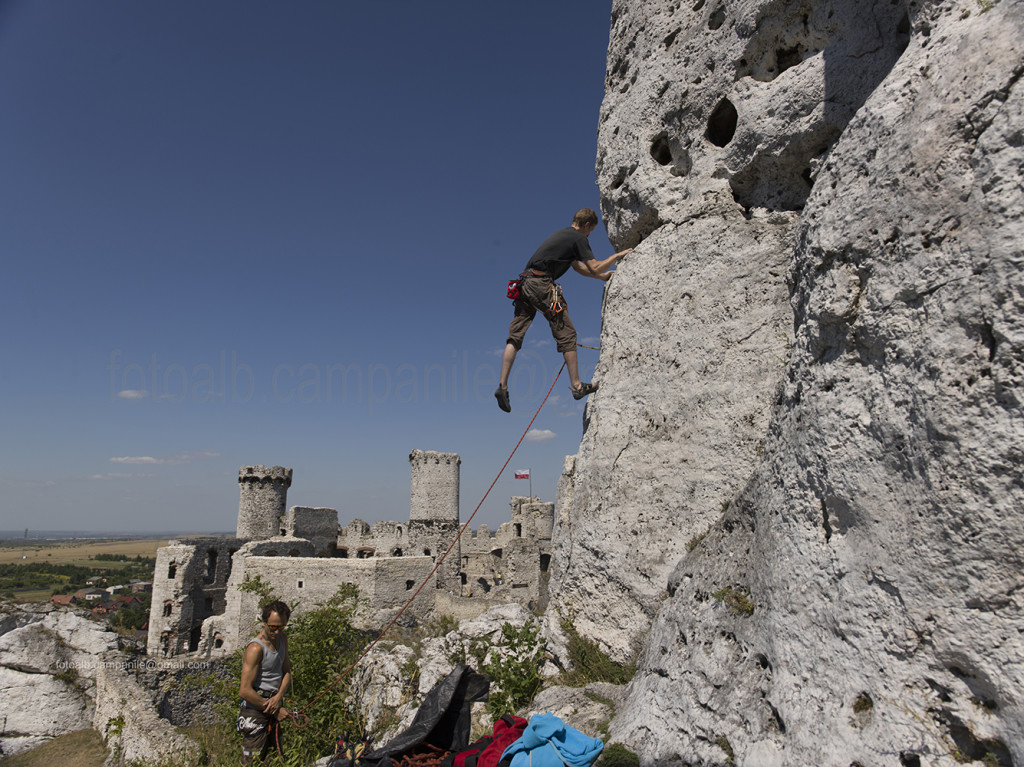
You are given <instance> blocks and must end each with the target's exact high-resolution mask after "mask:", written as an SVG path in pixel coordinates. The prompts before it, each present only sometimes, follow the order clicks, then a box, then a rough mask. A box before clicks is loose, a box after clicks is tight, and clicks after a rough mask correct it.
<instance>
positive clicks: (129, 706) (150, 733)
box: [92, 656, 200, 764]
mask: <svg viewBox="0 0 1024 767" xmlns="http://www.w3.org/2000/svg"><path fill="white" fill-rule="evenodd" d="M144 662H145V663H147V664H149V665H151V666H155V665H156V661H144ZM92 726H93V728H94V729H96V730H99V731H100V732H101V733H103V739H104V740H105V741H106V743H107V746H108V747H109V748H110V750H111V753H112V754H113V756H114V759H115V761H116V762H118V763H127V764H132V763H148V764H190V763H193V762H195V761H196V760H197V759H198V757H199V754H200V746H199V744H198V743H196V742H195V741H194V740H192V739H191V738H189V737H187V736H185V735H182V734H181V733H179V732H178V731H177V730H176V729H175V728H174V726H173V725H172V724H171V723H170V722H168V721H167V720H166V719H162V718H161V717H160V715H159V714H158V713H157V708H156V705H155V702H154V700H153V697H152V693H151V691H150V690H148V689H147V688H146V687H144V686H143V685H141V684H139V683H138V682H137V681H136V679H135V678H134V669H133V667H132V665H131V664H128V663H119V662H118V661H117V658H115V657H110V656H108V657H107V658H106V659H105V662H104V663H101V664H100V665H99V667H98V668H97V674H96V709H95V711H94V713H93V721H92Z"/></svg>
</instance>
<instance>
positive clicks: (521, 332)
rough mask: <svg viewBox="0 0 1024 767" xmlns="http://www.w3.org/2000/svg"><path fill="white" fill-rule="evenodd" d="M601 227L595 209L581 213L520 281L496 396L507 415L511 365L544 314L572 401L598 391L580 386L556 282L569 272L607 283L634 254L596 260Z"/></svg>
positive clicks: (551, 240) (555, 236) (545, 244)
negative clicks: (593, 243) (593, 238)
mask: <svg viewBox="0 0 1024 767" xmlns="http://www.w3.org/2000/svg"><path fill="white" fill-rule="evenodd" d="M597 222H598V219H597V213H595V212H594V211H592V210H591V209H590V208H582V209H580V210H578V211H576V215H575V216H573V218H572V226H567V227H566V228H565V229H559V230H558V231H557V232H555V233H554V234H552V235H551V236H550V237H548V238H547V239H546V240H544V242H543V243H541V246H540V247H539V248H537V252H536V253H534V254H533V257H532V258H531V259H530V260H529V262H528V263H527V264H526V269H524V270H523V273H522V274H521V275H519V292H518V297H516V298H515V299H514V300H515V305H514V306H515V309H514V312H515V313H514V316H513V317H512V323H511V324H510V325H509V328H508V339H507V340H506V343H505V353H504V355H503V356H502V358H501V378H500V379H499V381H498V388H497V389H496V390H495V392H494V396H495V398H496V399H497V400H498V407H500V408H501V409H502V410H504V411H505V412H506V413H510V412H512V406H511V404H510V403H509V396H508V377H509V374H510V373H511V372H512V363H513V362H515V359H516V353H517V352H518V351H519V350H520V349H521V348H522V347H523V337H524V336H525V335H526V331H527V329H528V328H529V327H530V323H531V322H533V318H534V316H535V315H536V314H537V312H540V313H541V314H543V315H544V318H545V319H546V320H547V321H548V324H549V325H550V326H551V335H552V336H554V339H555V343H556V344H557V349H558V351H560V352H561V353H562V356H563V357H565V366H566V368H568V370H569V383H570V388H571V389H572V396H573V398H574V399H583V398H584V397H586V396H587V395H588V394H591V393H593V392H595V391H597V384H591V383H583V382H582V381H580V374H579V368H578V364H577V361H576V328H575V327H573V324H572V320H570V319H569V310H568V309H567V308H566V304H565V299H564V298H563V297H562V289H561V287H560V286H558V285H557V284H555V280H557V279H558V278H559V277H561V276H562V275H563V274H565V273H566V272H567V271H568V270H569V267H570V266H571V267H572V268H573V269H575V270H576V271H577V272H579V273H580V274H582V275H583V276H585V277H593V278H594V279H598V280H604V281H605V282H607V281H608V280H609V279H611V276H612V273H611V272H609V271H608V270H609V269H610V268H611V267H612V266H613V265H614V264H615V263H617V262H618V261H620V260H621V259H622V258H623V257H624V256H625V255H627V254H629V253H632V252H633V249H632V248H627V249H626V250H623V251H620V252H619V253H616V254H614V255H612V256H609V257H608V258H606V259H604V260H603V261H598V260H597V259H596V258H594V253H593V251H592V250H591V249H590V243H589V242H588V240H587V238H588V237H590V233H591V232H592V231H594V229H596V228H597Z"/></svg>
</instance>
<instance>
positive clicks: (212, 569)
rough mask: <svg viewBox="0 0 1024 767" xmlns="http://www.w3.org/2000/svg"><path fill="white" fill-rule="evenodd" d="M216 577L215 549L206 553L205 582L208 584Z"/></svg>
mask: <svg viewBox="0 0 1024 767" xmlns="http://www.w3.org/2000/svg"><path fill="white" fill-rule="evenodd" d="M216 577H217V549H210V550H208V551H207V552H206V580H207V581H208V582H210V583H212V582H213V581H214V579H215V578H216Z"/></svg>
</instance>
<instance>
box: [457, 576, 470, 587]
mask: <svg viewBox="0 0 1024 767" xmlns="http://www.w3.org/2000/svg"><path fill="white" fill-rule="evenodd" d="M459 580H460V581H462V585H463V586H465V585H466V584H467V583H468V582H469V578H467V577H466V574H465V573H459Z"/></svg>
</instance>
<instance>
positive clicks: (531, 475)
mask: <svg viewBox="0 0 1024 767" xmlns="http://www.w3.org/2000/svg"><path fill="white" fill-rule="evenodd" d="M527 471H528V472H530V500H531V501H532V500H533V467H532V466H531V467H530V468H529V469H527Z"/></svg>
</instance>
